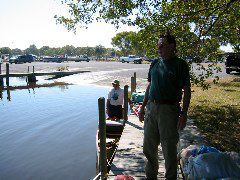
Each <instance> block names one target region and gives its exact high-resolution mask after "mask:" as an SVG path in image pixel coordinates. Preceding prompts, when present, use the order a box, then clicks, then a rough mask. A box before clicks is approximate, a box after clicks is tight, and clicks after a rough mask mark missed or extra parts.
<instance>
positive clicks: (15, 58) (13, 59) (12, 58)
mask: <svg viewBox="0 0 240 180" xmlns="http://www.w3.org/2000/svg"><path fill="white" fill-rule="evenodd" d="M17 58H18V56H12V57H10V58H9V61H8V62H9V63H10V64H12V63H16V62H17Z"/></svg>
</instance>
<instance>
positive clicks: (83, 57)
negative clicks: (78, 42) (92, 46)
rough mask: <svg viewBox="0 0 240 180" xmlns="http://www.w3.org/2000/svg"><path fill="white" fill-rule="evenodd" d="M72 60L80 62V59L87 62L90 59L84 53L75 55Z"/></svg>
mask: <svg viewBox="0 0 240 180" xmlns="http://www.w3.org/2000/svg"><path fill="white" fill-rule="evenodd" d="M74 61H75V62H80V61H86V62H89V61H90V58H89V57H87V56H86V55H80V56H77V57H76V59H75V60H74Z"/></svg>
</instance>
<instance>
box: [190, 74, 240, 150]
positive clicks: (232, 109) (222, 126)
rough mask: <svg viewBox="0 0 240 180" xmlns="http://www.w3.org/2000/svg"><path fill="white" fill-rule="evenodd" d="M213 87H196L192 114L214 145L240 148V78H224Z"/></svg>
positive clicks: (225, 147) (226, 148) (224, 147)
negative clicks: (206, 88) (207, 88)
mask: <svg viewBox="0 0 240 180" xmlns="http://www.w3.org/2000/svg"><path fill="white" fill-rule="evenodd" d="M211 85H212V88H211V89H209V90H207V91H202V90H201V89H200V88H197V87H195V88H194V92H193V94H192V100H191V106H190V109H189V115H190V117H191V118H193V119H194V120H195V123H196V125H197V127H198V128H199V129H200V130H201V132H202V133H203V135H204V136H205V137H206V139H207V140H208V141H209V143H210V144H211V145H212V146H215V147H217V148H219V149H220V150H222V151H236V152H239V151H240V146H239V145H240V144H239V142H240V134H239V132H240V119H239V117H240V78H235V79H221V80H220V82H219V83H218V84H215V85H214V84H211Z"/></svg>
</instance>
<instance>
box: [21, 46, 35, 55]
mask: <svg viewBox="0 0 240 180" xmlns="http://www.w3.org/2000/svg"><path fill="white" fill-rule="evenodd" d="M24 52H25V54H34V55H38V54H39V50H38V49H37V47H36V46H35V45H34V44H33V45H30V46H29V48H27V49H25V51H24Z"/></svg>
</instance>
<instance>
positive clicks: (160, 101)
mask: <svg viewBox="0 0 240 180" xmlns="http://www.w3.org/2000/svg"><path fill="white" fill-rule="evenodd" d="M151 102H153V103H156V104H169V105H176V104H179V102H176V101H169V100H156V99H154V100H151Z"/></svg>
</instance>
